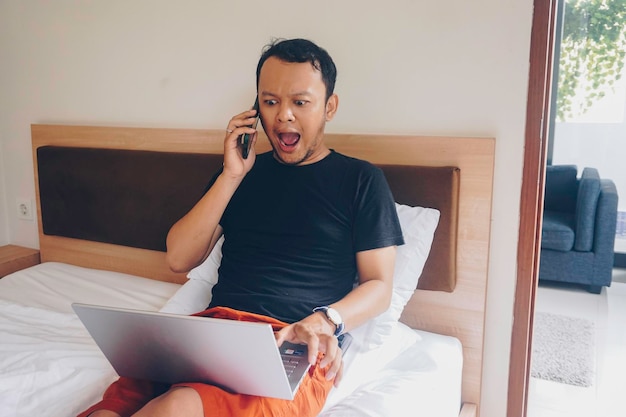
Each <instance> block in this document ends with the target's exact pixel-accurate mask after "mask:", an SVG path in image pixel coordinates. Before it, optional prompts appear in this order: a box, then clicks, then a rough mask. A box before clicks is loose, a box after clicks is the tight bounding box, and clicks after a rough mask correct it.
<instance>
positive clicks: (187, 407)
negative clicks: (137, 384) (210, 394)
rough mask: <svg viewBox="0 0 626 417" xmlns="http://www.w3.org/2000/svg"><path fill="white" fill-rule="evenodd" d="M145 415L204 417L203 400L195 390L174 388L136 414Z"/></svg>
mask: <svg viewBox="0 0 626 417" xmlns="http://www.w3.org/2000/svg"><path fill="white" fill-rule="evenodd" d="M144 415H146V416H147V415H150V416H180V415H184V416H187V417H203V416H204V413H203V410H202V399H201V398H200V395H199V394H198V393H197V392H196V390H194V389H193V388H187V387H180V388H174V389H172V390H170V391H168V392H166V393H165V394H163V395H161V396H160V397H157V398H155V399H154V400H152V401H150V402H149V403H148V404H147V405H146V406H145V407H144V408H142V409H141V411H140V412H138V413H137V414H136V416H137V417H139V416H144Z"/></svg>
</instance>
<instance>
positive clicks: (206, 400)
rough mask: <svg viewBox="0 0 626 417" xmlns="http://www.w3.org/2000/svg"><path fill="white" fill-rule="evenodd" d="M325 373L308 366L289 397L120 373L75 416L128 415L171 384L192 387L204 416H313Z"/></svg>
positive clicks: (236, 315) (220, 311)
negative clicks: (161, 381) (107, 412)
mask: <svg viewBox="0 0 626 417" xmlns="http://www.w3.org/2000/svg"><path fill="white" fill-rule="evenodd" d="M194 315H195V316H202V317H217V318H225V319H230V320H239V321H252V322H263V323H269V324H271V325H272V328H273V329H274V331H277V330H280V329H281V328H283V327H284V326H286V324H285V323H283V322H281V321H279V320H275V319H272V318H270V317H265V316H262V315H259V314H253V313H246V312H241V311H237V310H233V309H230V308H226V307H215V308H211V309H208V310H205V311H202V312H200V313H197V314H194ZM318 364H319V359H318ZM325 374H326V372H325V371H324V369H321V368H320V367H319V366H312V367H311V368H310V370H309V375H307V376H305V378H304V380H303V381H302V383H301V384H300V388H299V389H298V392H297V393H296V396H295V398H294V399H293V400H281V399H277V398H267V397H257V396H253V395H244V394H233V393H229V392H227V391H224V390H222V389H220V388H218V387H215V386H213V385H208V384H202V383H181V384H176V385H172V386H170V385H167V384H159V383H153V382H148V381H139V380H134V379H130V378H123V377H122V378H120V379H118V380H117V381H116V382H114V383H113V384H111V385H110V386H109V388H107V390H106V391H105V393H104V395H103V397H102V401H100V402H99V403H97V404H95V405H93V406H91V407H90V408H88V409H87V410H85V411H83V412H82V413H80V414H79V415H78V417H86V416H88V415H89V414H91V413H93V412H94V411H97V410H110V411H114V412H116V413H117V414H119V415H121V416H122V417H126V416H131V415H132V414H134V413H136V412H137V411H139V410H140V409H141V408H142V407H143V406H144V405H146V404H147V403H148V402H149V401H150V400H152V399H153V398H155V397H158V396H159V395H161V394H164V393H165V392H167V391H168V390H169V389H170V388H172V387H190V388H193V389H194V390H196V391H197V392H198V394H199V395H200V397H201V398H202V405H203V407H204V415H205V417H209V416H211V417H213V416H217V417H222V416H223V417H231V416H245V417H257V416H258V417H270V416H275V417H287V416H298V417H306V416H311V417H314V416H316V415H318V414H319V413H320V411H321V410H322V407H323V406H324V403H325V401H326V397H327V396H328V393H329V392H330V390H331V388H332V386H333V382H332V380H331V381H327V380H326V377H325Z"/></svg>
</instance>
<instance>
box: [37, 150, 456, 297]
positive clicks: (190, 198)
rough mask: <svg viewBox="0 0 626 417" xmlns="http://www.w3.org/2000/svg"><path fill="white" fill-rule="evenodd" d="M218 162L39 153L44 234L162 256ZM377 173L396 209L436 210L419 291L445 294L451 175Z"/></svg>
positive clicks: (406, 170) (403, 170) (451, 231)
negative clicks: (403, 206) (173, 229)
mask: <svg viewBox="0 0 626 417" xmlns="http://www.w3.org/2000/svg"><path fill="white" fill-rule="evenodd" d="M222 162H223V156H222V155H218V154H196V153H173V152H153V151H134V150H115V149H94V148H75V147H59V146H43V147H40V148H38V149H37V167H38V176H39V193H40V204H41V212H42V213H41V218H42V228H43V233H44V234H46V235H55V236H64V237H71V238H76V239H85V240H91V241H97V242H105V243H112V244H117V245H124V246H131V247H137V248H142V249H152V250H158V251H165V238H166V236H167V232H168V230H169V228H170V227H171V226H172V225H173V224H174V223H175V222H176V221H177V220H178V219H179V218H181V217H182V216H183V215H184V214H185V213H187V211H189V209H191V207H193V205H194V204H195V203H196V202H197V201H198V199H199V198H200V197H201V196H202V193H203V192H204V190H205V188H206V185H207V183H208V181H209V180H210V178H211V177H212V176H213V174H215V172H217V170H218V169H219V168H220V167H221V166H222ZM379 166H380V167H381V168H382V169H383V171H384V172H385V176H386V177H387V180H388V182H389V185H390V187H391V190H392V192H393V194H394V198H395V199H396V201H397V202H398V203H401V204H407V205H412V206H415V205H420V206H423V207H433V208H437V209H439V210H440V212H441V218H440V222H439V226H438V227H437V231H436V233H435V239H434V241H433V247H432V250H431V256H430V257H429V259H428V261H427V262H426V265H425V268H424V272H423V273H422V277H421V278H420V281H419V285H418V288H421V289H429V290H440V291H452V290H453V289H454V286H455V282H456V279H455V276H456V262H455V260H456V244H455V242H456V230H457V210H458V185H459V170H458V168H453V167H424V166H399V165H379Z"/></svg>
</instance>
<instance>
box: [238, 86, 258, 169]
mask: <svg viewBox="0 0 626 417" xmlns="http://www.w3.org/2000/svg"><path fill="white" fill-rule="evenodd" d="M252 108H253V109H254V110H256V117H255V119H254V123H252V126H251V127H252V128H253V129H256V125H257V123H259V115H260V113H259V97H258V96H257V98H256V100H254V105H253V106H252ZM239 144H240V146H241V156H243V159H248V155H249V154H250V147H251V146H252V135H251V134H248V133H244V134H243V135H239Z"/></svg>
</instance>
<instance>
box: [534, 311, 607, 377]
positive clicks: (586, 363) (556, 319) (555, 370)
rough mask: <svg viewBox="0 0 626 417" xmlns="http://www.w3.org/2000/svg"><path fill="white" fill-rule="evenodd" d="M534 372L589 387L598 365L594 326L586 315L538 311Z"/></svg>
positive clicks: (539, 375)
mask: <svg viewBox="0 0 626 417" xmlns="http://www.w3.org/2000/svg"><path fill="white" fill-rule="evenodd" d="M532 346H533V352H532V361H531V376H533V377H535V378H540V379H545V380H548V381H555V382H560V383H563V384H569V385H577V386H580V387H589V386H591V385H592V384H593V376H594V367H595V328H594V325H593V322H592V321H590V320H586V319H581V318H574V317H566V316H561V315H558V314H549V313H535V321H534V329H533V343H532Z"/></svg>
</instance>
